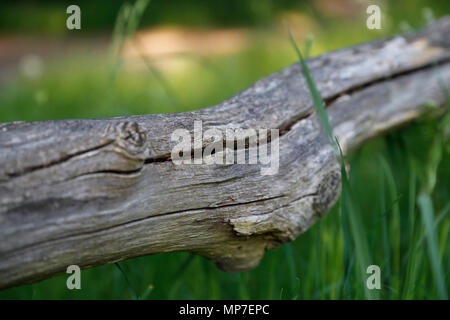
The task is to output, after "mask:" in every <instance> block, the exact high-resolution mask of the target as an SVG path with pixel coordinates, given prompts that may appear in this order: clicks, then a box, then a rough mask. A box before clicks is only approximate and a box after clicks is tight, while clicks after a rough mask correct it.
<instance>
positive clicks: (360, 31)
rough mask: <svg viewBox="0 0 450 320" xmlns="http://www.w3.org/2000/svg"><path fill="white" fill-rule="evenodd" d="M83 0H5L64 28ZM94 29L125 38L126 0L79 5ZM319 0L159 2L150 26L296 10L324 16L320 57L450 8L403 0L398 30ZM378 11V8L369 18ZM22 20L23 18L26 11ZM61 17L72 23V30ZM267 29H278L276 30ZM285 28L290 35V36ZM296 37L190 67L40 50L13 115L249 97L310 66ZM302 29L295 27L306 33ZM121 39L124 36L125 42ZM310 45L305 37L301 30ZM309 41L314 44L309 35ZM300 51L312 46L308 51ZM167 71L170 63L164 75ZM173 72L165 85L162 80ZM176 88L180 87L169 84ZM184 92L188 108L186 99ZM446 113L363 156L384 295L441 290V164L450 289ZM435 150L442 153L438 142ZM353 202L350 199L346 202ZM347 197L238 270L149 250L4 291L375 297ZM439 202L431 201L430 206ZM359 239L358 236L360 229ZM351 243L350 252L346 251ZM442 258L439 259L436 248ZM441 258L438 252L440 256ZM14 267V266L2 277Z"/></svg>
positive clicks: (86, 113)
mask: <svg viewBox="0 0 450 320" xmlns="http://www.w3.org/2000/svg"><path fill="white" fill-rule="evenodd" d="M72 3H73V1H21V2H17V1H15V2H13V1H2V2H0V30H1V32H23V33H25V34H26V35H33V34H35V35H39V36H40V35H42V34H62V33H65V32H68V31H67V29H66V28H65V19H66V13H65V8H66V7H67V5H69V4H72ZM78 3H79V4H80V6H81V7H82V32H81V33H78V34H77V33H76V32H73V33H70V35H71V36H72V35H85V36H89V33H90V32H108V33H112V30H113V28H114V22H115V19H116V17H117V14H118V12H119V8H120V7H122V2H121V1H79V2H78ZM318 3H319V2H313V1H288V0H285V1H275V0H273V1H269V0H267V1H265V0H255V1H242V0H241V1H239V0H229V1H207V0H204V1H201V0H195V1H194V0H193V1H186V0H184V1H180V0H171V1H163V0H153V1H151V3H150V5H149V7H148V9H147V10H146V11H145V12H144V13H143V18H142V21H141V24H140V28H143V27H147V26H160V25H165V24H179V25H183V26H196V27H208V28H210V27H217V26H247V27H251V29H252V30H260V29H261V28H260V27H266V26H273V24H274V23H275V22H274V21H275V20H276V19H277V16H278V14H280V13H282V12H284V11H285V10H289V12H291V13H296V14H299V13H301V14H304V15H307V16H309V17H310V18H311V19H310V21H313V22H312V23H313V30H312V31H314V35H315V41H314V45H313V47H312V48H311V55H312V56H314V55H317V54H320V53H323V52H327V51H330V50H333V49H336V48H340V47H344V46H349V45H353V44H356V43H358V42H362V41H369V40H372V39H375V38H378V37H380V36H385V35H389V34H393V33H396V32H399V31H400V29H408V28H418V27H422V26H424V25H426V24H427V23H428V22H429V21H430V19H431V18H432V16H435V17H439V16H442V15H444V14H446V13H448V12H450V1H422V0H411V1H409V0H408V1H389V2H384V3H385V4H384V6H383V9H384V10H385V12H386V14H387V16H388V22H389V21H390V23H387V24H386V28H384V29H383V30H381V31H369V30H367V28H365V27H364V24H362V23H364V21H362V22H361V19H349V18H348V17H343V16H342V15H338V14H335V15H333V11H326V10H322V8H321V7H320V6H319V5H318ZM359 16H360V17H365V16H366V15H365V11H364V10H363V12H362V13H360V14H359ZM17 17H20V19H17ZM61 25H62V26H63V27H61ZM262 29H264V28H262ZM278 34H280V33H278ZM281 34H282V35H285V38H282V37H279V38H281V39H276V41H274V39H273V38H270V39H269V40H267V39H265V34H263V36H262V37H259V36H258V33H257V32H255V33H253V35H254V37H252V38H251V39H249V40H248V41H249V43H248V46H247V47H246V48H244V49H243V50H241V51H240V52H237V53H233V54H228V55H221V56H215V57H204V56H198V57H197V56H188V55H186V56H183V57H181V60H182V61H183V63H184V64H183V68H180V69H179V70H178V69H177V70H171V71H170V72H165V70H164V69H163V68H160V66H159V64H158V62H159V61H158V60H151V59H149V60H148V61H147V64H145V63H143V64H141V65H139V66H136V65H133V64H132V63H129V61H127V60H126V59H124V60H121V59H120V57H116V56H115V57H114V58H112V59H109V58H108V59H107V58H105V57H106V54H105V52H91V51H89V50H88V51H87V52H75V51H74V52H73V53H71V54H67V55H65V56H64V57H61V58H60V59H52V60H50V61H47V60H45V61H44V60H42V61H40V60H39V58H37V57H35V58H33V59H29V60H30V61H29V63H28V64H29V65H31V66H33V65H34V67H33V68H31V69H34V70H35V72H34V73H31V74H26V73H21V74H18V75H17V76H15V77H11V78H10V79H8V82H5V83H4V84H2V87H1V89H0V122H3V121H15V120H26V121H36V120H47V119H64V118H94V117H112V116H121V115H132V114H148V113H168V112H179V111H187V110H194V109H199V108H203V107H206V106H209V105H213V104H215V103H218V102H221V101H223V100H224V99H226V98H228V97H230V96H231V95H233V94H235V93H236V92H238V91H239V90H242V89H244V88H246V87H248V86H249V85H250V84H252V83H253V82H254V81H256V80H257V79H259V78H261V77H263V76H265V75H267V74H269V73H271V72H274V71H276V70H278V69H280V68H282V67H285V66H286V65H288V64H290V63H293V62H296V61H297V58H296V55H295V51H294V50H293V48H292V47H291V45H290V43H289V40H288V37H287V34H285V33H281ZM294 35H295V33H294ZM113 38H114V37H113ZM296 40H299V41H302V39H296ZM299 43H301V42H299ZM300 49H303V48H302V47H301V46H300ZM155 70H156V72H155ZM161 79H163V81H161ZM167 88H170V89H171V90H167ZM174 101H177V102H178V103H174ZM439 123H440V122H439V120H438V119H434V118H428V117H426V116H425V117H424V118H422V119H419V120H417V121H415V122H414V123H412V124H411V125H410V126H408V127H406V128H403V129H402V130H399V131H396V132H393V133H390V134H388V135H386V136H385V137H381V138H377V139H374V140H372V141H370V142H369V143H367V144H366V145H365V146H364V147H362V148H361V149H359V150H357V151H355V152H353V153H352V154H350V155H349V163H350V167H351V174H350V181H349V185H350V187H351V189H352V190H354V191H355V193H354V194H353V197H352V205H353V206H354V208H355V209H354V210H355V212H354V213H355V214H357V215H358V217H359V218H360V220H361V221H360V222H358V223H359V224H360V225H361V229H364V230H365V231H366V232H365V233H364V234H363V236H364V237H365V240H366V241H367V246H368V249H367V250H368V252H369V254H368V256H369V257H370V262H371V263H373V264H377V265H380V267H381V270H382V282H383V285H382V290H381V291H380V297H381V298H384V299H411V298H416V299H435V298H439V297H440V296H439V292H438V288H437V286H436V284H435V283H434V282H433V264H432V262H433V261H432V259H429V257H428V255H427V246H426V245H427V243H428V242H426V241H424V237H425V231H424V227H423V221H422V219H423V217H428V218H429V217H430V214H427V215H423V216H421V214H420V211H419V210H418V208H417V204H416V203H417V199H418V195H419V192H420V188H421V187H422V186H423V185H425V184H426V183H427V181H428V180H427V179H429V178H428V176H429V175H430V174H429V173H428V171H429V170H430V167H432V170H433V176H435V177H436V181H435V186H434V189H433V190H432V192H431V191H430V192H429V194H428V196H429V198H430V199H431V200H432V202H433V210H434V212H432V215H434V216H435V217H434V218H435V219H433V220H434V223H435V225H434V226H432V227H434V228H435V233H436V239H434V240H433V243H437V246H438V250H437V251H438V256H439V257H438V258H439V259H440V260H441V261H442V267H443V270H444V277H445V288H446V289H447V291H448V288H449V287H450V274H449V272H450V246H449V241H450V240H449V235H450V219H448V215H449V212H450V201H449V200H450V199H449V195H450V146H449V143H448V140H447V142H446V144H443V145H442V146H441V145H439V146H438V147H439V148H440V149H439V152H441V157H440V162H439V163H438V164H437V165H433V166H430V165H429V163H430V159H429V158H430V157H429V155H430V154H431V153H432V150H431V149H432V148H436V143H433V141H435V139H436V134H437V132H439V131H438V130H439ZM430 150H431V151H430ZM343 207H345V206H343ZM340 208H341V205H340V203H338V204H336V205H335V206H334V208H333V209H332V210H331V212H329V214H328V215H326V216H325V217H324V218H323V219H321V220H320V221H319V222H318V223H317V224H316V225H314V226H313V227H312V228H311V229H309V230H308V231H307V232H306V233H305V234H303V235H302V236H300V237H299V238H298V239H297V240H296V241H294V242H293V243H288V244H285V245H283V246H281V247H280V248H279V249H277V250H270V251H268V252H267V253H266V255H265V256H264V258H263V260H262V262H261V264H260V265H259V266H258V267H257V268H256V269H255V270H251V271H247V272H242V273H225V272H222V271H220V270H218V269H217V268H216V267H215V266H214V264H213V263H212V262H210V261H207V260H205V259H203V258H202V257H199V256H193V255H191V254H188V253H170V254H160V255H154V256H147V257H140V258H134V259H129V260H127V261H123V262H120V265H119V264H118V265H113V264H111V265H105V266H101V267H96V268H91V269H87V270H83V271H82V280H81V281H82V289H81V290H79V291H77V290H74V291H70V290H67V288H66V279H67V275H61V276H57V277H54V278H52V279H48V280H45V281H42V282H41V283H39V284H34V285H27V286H21V287H17V288H11V289H8V290H3V291H0V298H1V299H11V298H23V299H58V298H64V299H77V298H78V299H79V298H82V299H92V298H104V299H121V298H123V299H128V298H134V297H141V298H149V299H173V298H179V299H194V298H200V299H218V298H224V299H238V298H239V299H241V298H242V299H245V298H252V299H279V298H281V299H307V298H308V299H321V298H322V299H323V298H331V299H338V298H347V299H359V298H365V292H364V284H365V282H364V281H363V279H361V274H360V271H359V270H360V268H359V267H360V266H358V265H357V263H358V261H357V258H356V257H355V256H356V253H355V250H354V248H352V247H349V248H347V249H346V244H345V240H344V239H345V234H346V231H345V230H344V228H343V224H342V212H341V211H340ZM427 210H428V211H431V210H430V209H427ZM347 236H348V235H347ZM346 250H348V252H347V254H348V255H347V256H345V251H346ZM435 256H436V253H435V254H434V257H435ZM433 259H434V260H436V257H435V258H433ZM0 276H1V275H0Z"/></svg>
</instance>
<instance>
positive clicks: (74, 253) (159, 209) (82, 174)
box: [0, 18, 450, 288]
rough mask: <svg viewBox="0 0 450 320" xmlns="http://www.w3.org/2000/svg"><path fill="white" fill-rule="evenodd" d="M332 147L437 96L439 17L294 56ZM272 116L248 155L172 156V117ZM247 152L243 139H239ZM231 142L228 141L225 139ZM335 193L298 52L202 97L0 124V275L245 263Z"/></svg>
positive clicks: (290, 235) (1, 283)
mask: <svg viewBox="0 0 450 320" xmlns="http://www.w3.org/2000/svg"><path fill="white" fill-rule="evenodd" d="M308 66H309V68H310V69H311V72H312V75H313V78H314V79H315V81H316V83H317V86H318V88H319V91H320V93H321V95H322V97H323V98H324V99H325V101H326V106H327V111H328V114H329V117H330V121H331V123H332V126H333V130H334V134H335V135H336V136H337V137H338V138H339V140H340V143H341V145H342V148H343V150H344V152H345V153H347V152H348V151H349V150H352V149H354V148H355V147H357V146H358V145H360V144H361V143H363V142H364V141H365V140H367V139H369V138H371V137H373V136H376V135H379V134H381V133H383V132H384V131H386V130H389V129H392V128H394V127H396V126H399V125H402V124H404V123H406V122H408V121H410V120H412V119H414V118H416V117H418V116H419V115H421V114H422V113H423V112H425V111H426V104H427V103H428V102H431V103H433V104H435V105H437V106H442V105H444V101H445V99H444V95H443V92H442V90H441V88H440V84H439V83H441V84H443V85H444V86H445V87H446V88H447V89H449V90H450V18H444V19H441V20H439V21H438V22H437V23H435V24H434V25H433V26H431V27H429V28H428V29H426V30H424V31H421V32H418V33H415V34H409V35H404V36H397V37H394V38H390V39H385V40H380V41H375V42H370V43H366V44H361V45H358V46H355V47H351V48H346V49H342V50H339V51H334V52H330V53H327V54H324V55H322V56H319V57H317V58H313V59H310V60H308ZM194 120H202V121H203V130H206V129H208V128H213V127H216V128H219V129H225V128H234V127H241V128H255V129H256V128H277V129H280V138H279V149H280V164H279V172H278V174H276V175H272V176H270V175H265V176H264V175H261V173H260V168H261V165H260V164H257V165H245V164H242V165H240V164H234V165H175V164H174V163H173V162H172V161H171V159H170V154H171V150H172V148H173V146H174V145H175V144H176V142H172V141H171V134H172V132H173V131H174V130H175V129H179V128H184V129H187V130H189V131H191V132H192V130H193V124H194ZM247 151H248V150H247ZM234 152H240V151H239V150H234ZM339 194H340V169H339V164H338V161H337V159H336V157H335V155H334V152H333V149H332V147H331V146H330V145H329V144H328V143H327V139H326V137H325V134H324V133H323V130H322V129H321V126H320V123H319V121H318V119H317V116H316V114H315V113H314V112H313V105H312V101H311V97H310V93H309V90H308V88H307V86H306V83H305V81H304V78H303V76H302V73H301V70H300V67H299V65H298V64H294V65H291V66H289V67H287V68H285V69H283V70H280V71H278V72H276V73H274V74H272V75H270V76H268V77H266V78H264V79H261V80H259V81H257V82H256V83H255V84H254V85H252V86H251V87H250V88H248V89H246V90H244V91H242V92H240V93H238V94H236V95H235V96H233V97H231V98H230V99H228V100H226V101H224V102H223V103H221V104H218V105H216V106H213V107H210V108H206V109H203V110H199V111H194V112H187V113H177V114H155V115H145V116H131V117H120V118H111V119H90V120H58V121H43V122H13V123H5V124H0V288H6V287H10V286H14V285H19V284H24V283H30V282H36V281H39V280H42V279H44V278H47V277H50V276H52V275H55V274H58V273H63V272H65V270H66V268H67V266H68V265H71V264H77V265H79V266H80V267H82V268H87V267H92V266H96V265H100V264H106V263H111V262H115V261H120V260H124V259H127V258H131V257H136V256H142V255H148V254H155V253H163V252H171V251H190V252H194V253H197V254H200V255H203V256H205V257H207V258H209V259H212V260H213V261H215V262H216V263H217V265H218V266H219V267H220V268H222V269H224V270H234V271H235V270H245V269H249V268H253V267H255V266H256V265H257V264H258V263H259V261H260V259H261V258H262V256H263V254H264V251H265V250H267V249H271V248H275V247H277V246H279V245H280V244H281V243H283V242H285V241H291V240H293V239H295V238H296V237H297V236H298V235H299V234H301V233H302V232H304V231H305V230H306V229H308V228H309V227H310V226H311V225H312V224H313V223H314V222H315V221H316V220H317V219H319V218H320V217H321V216H323V215H324V214H325V213H326V212H327V211H328V210H329V209H330V207H331V206H332V205H333V204H334V203H335V201H336V200H337V198H338V197H339Z"/></svg>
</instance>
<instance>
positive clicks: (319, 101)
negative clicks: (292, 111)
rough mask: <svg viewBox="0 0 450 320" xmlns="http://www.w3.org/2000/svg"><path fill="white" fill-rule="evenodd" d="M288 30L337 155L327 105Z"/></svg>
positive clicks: (314, 103) (289, 31) (315, 105)
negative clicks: (326, 109)
mask: <svg viewBox="0 0 450 320" xmlns="http://www.w3.org/2000/svg"><path fill="white" fill-rule="evenodd" d="M286 28H287V31H288V33H289V38H290V40H291V42H292V45H293V47H294V48H295V51H296V52H297V56H298V58H299V61H300V66H301V68H302V72H303V75H304V77H305V79H306V84H307V85H308V88H309V91H310V93H311V97H312V100H313V105H314V108H315V110H316V112H317V114H318V116H319V119H320V121H321V123H322V126H323V128H324V130H325V133H326V135H327V137H328V141H329V142H330V144H331V145H332V146H333V147H334V148H335V151H336V153H337V149H336V143H335V140H334V137H333V130H332V129H331V125H330V121H329V120H328V115H327V112H326V111H325V103H324V102H323V99H322V97H321V96H320V93H319V90H317V87H316V84H315V82H314V79H313V78H312V76H311V72H310V71H309V68H308V66H307V65H306V61H305V59H303V56H302V53H301V52H300V49H299V48H298V46H297V43H296V42H295V40H294V37H293V36H292V33H291V30H290V28H289V25H288V24H286Z"/></svg>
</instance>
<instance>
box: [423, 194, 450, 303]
mask: <svg viewBox="0 0 450 320" xmlns="http://www.w3.org/2000/svg"><path fill="white" fill-rule="evenodd" d="M417 202H418V205H419V208H420V212H421V216H422V221H423V224H424V228H425V235H426V239H427V245H428V254H429V257H430V263H431V267H432V271H433V280H434V284H435V286H436V288H437V291H438V295H439V298H440V299H443V300H447V299H448V295H447V289H446V287H445V277H444V270H443V269H442V264H441V259H440V257H439V243H438V239H437V235H436V229H435V228H434V209H433V202H432V200H431V197H430V195H428V194H426V193H422V194H421V195H419V198H418V200H417Z"/></svg>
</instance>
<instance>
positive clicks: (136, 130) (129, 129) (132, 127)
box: [115, 121, 147, 154]
mask: <svg viewBox="0 0 450 320" xmlns="http://www.w3.org/2000/svg"><path fill="white" fill-rule="evenodd" d="M115 131H116V142H117V145H119V146H120V147H121V148H122V149H124V150H125V151H127V152H129V153H131V154H139V153H142V152H143V151H144V150H145V149H146V146H147V133H146V130H145V129H144V128H143V127H142V126H140V125H139V124H138V123H137V122H134V121H125V122H121V123H119V124H117V125H116V126H115Z"/></svg>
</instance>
